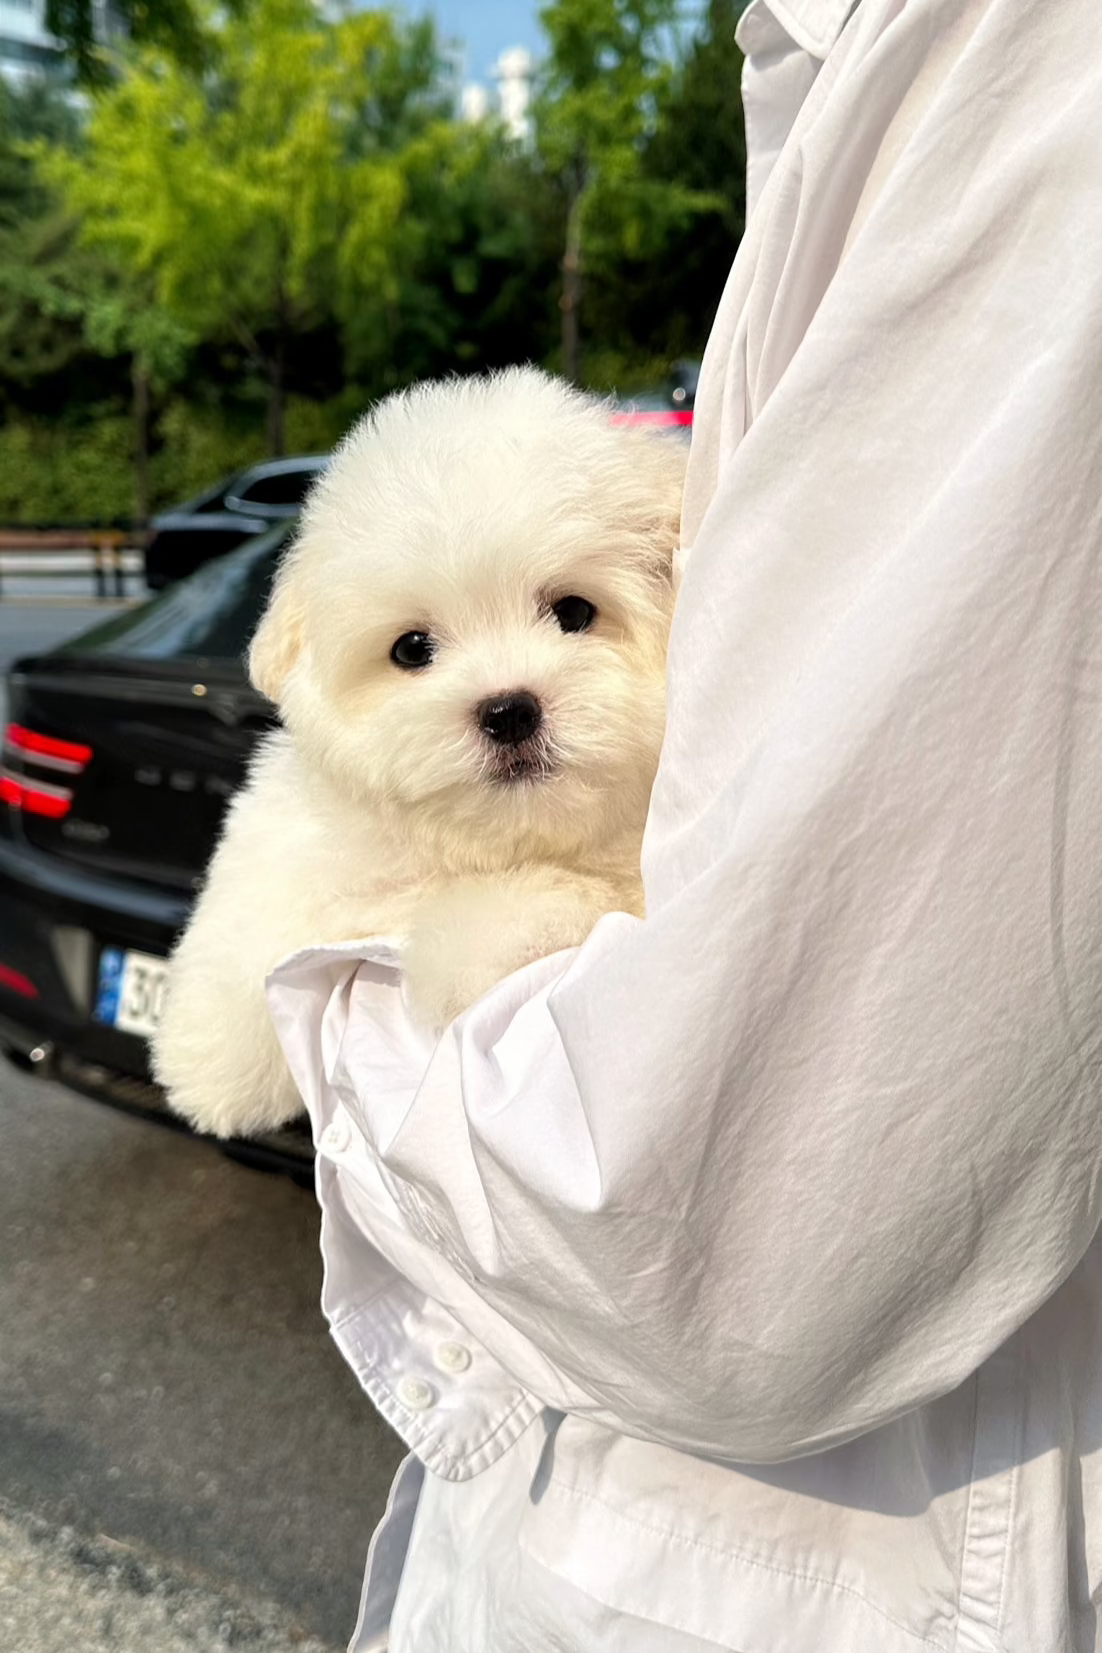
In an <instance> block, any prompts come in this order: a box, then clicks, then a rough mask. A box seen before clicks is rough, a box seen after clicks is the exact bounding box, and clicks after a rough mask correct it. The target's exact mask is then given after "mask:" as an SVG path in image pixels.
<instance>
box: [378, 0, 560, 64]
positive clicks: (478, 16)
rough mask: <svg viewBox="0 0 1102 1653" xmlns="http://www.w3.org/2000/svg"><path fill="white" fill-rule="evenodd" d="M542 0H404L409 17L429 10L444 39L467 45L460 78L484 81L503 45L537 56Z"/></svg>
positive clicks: (539, 40) (539, 46)
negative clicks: (538, 20)
mask: <svg viewBox="0 0 1102 1653" xmlns="http://www.w3.org/2000/svg"><path fill="white" fill-rule="evenodd" d="M543 4H544V0H406V6H405V9H406V11H407V12H408V13H409V14H410V15H411V16H418V15H423V14H424V13H425V12H426V11H428V12H432V14H433V15H434V16H435V18H436V22H437V25H438V27H439V30H440V34H441V36H442V38H443V39H445V40H449V39H453V38H454V39H458V40H460V41H461V42H462V43H463V44H464V45H465V47H466V52H465V61H464V63H463V68H462V71H461V79H462V80H463V81H464V82H466V81H471V80H477V81H482V82H483V83H486V82H488V81H489V78H490V69H491V68H492V66H493V64H494V63H495V62H496V61H497V59H498V57H499V55H500V53H501V52H502V51H504V49H505V47H506V46H527V47H528V50H529V51H530V52H532V53H533V54H534V55H536V56H537V57H538V56H540V55H541V53H542V47H543V38H542V31H541V30H540V26H539V23H538V22H537V20H536V14H537V13H538V12H539V10H540V8H541V6H542V5H543Z"/></svg>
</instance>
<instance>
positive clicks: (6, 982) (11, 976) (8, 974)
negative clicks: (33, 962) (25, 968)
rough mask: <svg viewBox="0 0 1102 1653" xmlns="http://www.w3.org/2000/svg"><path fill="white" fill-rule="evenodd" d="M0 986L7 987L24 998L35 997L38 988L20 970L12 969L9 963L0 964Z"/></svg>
mask: <svg viewBox="0 0 1102 1653" xmlns="http://www.w3.org/2000/svg"><path fill="white" fill-rule="evenodd" d="M0 987H7V988H8V989H10V991H11V992H13V993H19V994H21V995H22V997H23V998H25V999H37V997H38V988H37V987H36V986H35V985H34V982H33V981H32V980H31V978H30V977H29V976H25V975H24V974H23V972H22V970H13V969H12V967H11V965H10V964H0Z"/></svg>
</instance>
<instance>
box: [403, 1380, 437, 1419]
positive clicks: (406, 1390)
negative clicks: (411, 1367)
mask: <svg viewBox="0 0 1102 1653" xmlns="http://www.w3.org/2000/svg"><path fill="white" fill-rule="evenodd" d="M398 1399H399V1400H400V1401H401V1403H402V1405H403V1406H408V1407H409V1409H410V1411H411V1412H427V1411H428V1409H429V1407H430V1406H435V1404H436V1390H435V1389H434V1388H433V1386H432V1384H431V1383H426V1382H425V1381H424V1379H423V1378H403V1379H402V1381H401V1383H400V1384H399V1385H398Z"/></svg>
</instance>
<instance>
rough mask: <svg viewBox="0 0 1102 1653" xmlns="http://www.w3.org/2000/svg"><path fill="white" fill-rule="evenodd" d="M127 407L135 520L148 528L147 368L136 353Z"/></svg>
mask: <svg viewBox="0 0 1102 1653" xmlns="http://www.w3.org/2000/svg"><path fill="white" fill-rule="evenodd" d="M130 391H131V397H130V407H131V414H132V419H133V430H134V520H135V522H136V523H137V525H138V527H139V528H141V529H145V528H148V527H149V369H148V368H147V367H146V365H145V363H144V362H143V361H142V358H141V357H140V356H139V355H135V356H133V357H132V359H131V363H130Z"/></svg>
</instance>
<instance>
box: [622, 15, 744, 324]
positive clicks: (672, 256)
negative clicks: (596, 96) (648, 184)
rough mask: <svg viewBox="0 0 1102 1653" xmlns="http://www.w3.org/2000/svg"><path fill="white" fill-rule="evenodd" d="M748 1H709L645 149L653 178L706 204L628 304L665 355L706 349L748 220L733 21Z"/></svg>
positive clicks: (739, 73)
mask: <svg viewBox="0 0 1102 1653" xmlns="http://www.w3.org/2000/svg"><path fill="white" fill-rule="evenodd" d="M744 5H745V0H708V5H707V7H706V9H705V12H704V16H703V19H702V21H701V25H700V27H699V28H698V30H697V31H696V33H695V35H694V36H693V38H692V40H691V42H690V45H689V49H688V51H687V52H686V54H685V57H684V59H683V61H682V63H681V64H680V65H679V67H678V70H677V72H676V74H675V76H674V79H673V82H672V84H671V86H670V89H669V94H668V96H667V97H666V98H665V100H664V102H663V103H662V106H661V109H660V111H659V118H658V121H657V123H656V126H655V130H654V133H653V135H652V136H651V138H650V140H649V142H648V144H647V146H646V150H645V153H644V157H643V166H644V170H645V171H646V173H647V174H648V176H650V177H653V178H655V179H662V178H676V179H678V181H679V182H680V183H681V184H683V185H684V186H686V187H687V188H689V189H691V190H693V191H695V192H697V193H698V194H700V195H704V194H707V196H708V198H709V200H710V202H711V206H710V210H708V211H706V212H702V213H700V214H699V216H697V217H696V218H694V220H693V221H692V223H691V224H689V225H686V226H684V227H682V228H681V229H680V230H678V231H677V232H675V234H674V235H673V237H672V238H671V240H670V242H669V245H668V246H667V249H666V256H665V257H664V258H663V259H662V260H660V261H658V262H657V263H656V264H655V265H654V267H653V268H652V269H651V271H650V272H649V276H648V279H647V281H646V282H643V283H639V284H635V283H629V284H628V291H629V293H630V292H632V291H635V292H637V293H639V294H640V298H641V302H640V303H638V304H636V305H631V304H629V305H628V306H627V307H626V308H627V311H628V313H629V315H631V316H632V319H633V320H634V321H635V322H636V325H637V328H638V330H639V332H640V333H641V334H642V336H644V337H647V338H650V339H653V340H654V342H655V343H656V344H657V342H658V338H659V337H661V347H662V348H663V349H664V350H666V351H667V352H668V353H669V354H671V355H678V354H686V353H698V352H699V351H700V350H701V349H703V346H704V342H705V339H706V337H707V334H708V331H709V329H710V327H711V323H712V317H713V316H714V314H715V310H716V306H717V304H718V303H719V298H720V294H721V293H722V291H723V286H724V283H725V282H726V280H727V276H728V273H729V271H730V268H731V263H732V261H733V259H734V256H735V253H736V251H737V249H738V244H739V241H740V240H741V238H742V231H743V226H744V223H745V218H746V126H745V120H744V117H743V110H742V53H741V52H740V51H739V49H738V46H737V45H736V44H735V25H736V24H737V22H738V19H739V15H740V13H741V12H742V11H743V10H744Z"/></svg>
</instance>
